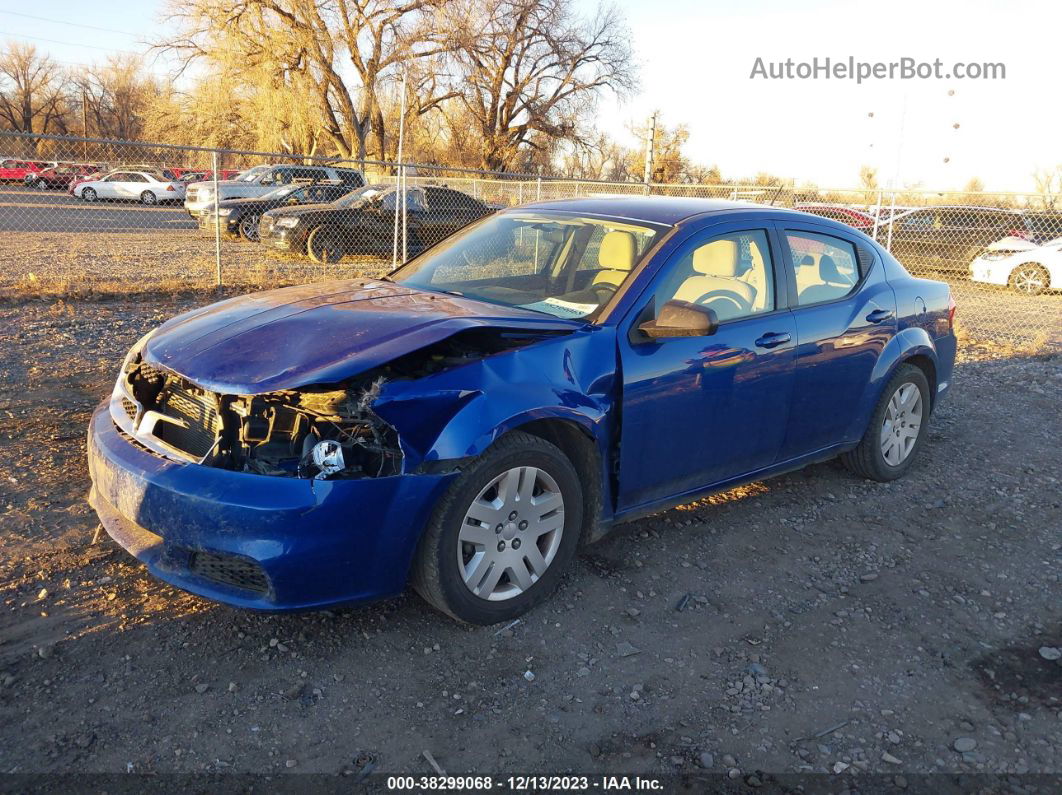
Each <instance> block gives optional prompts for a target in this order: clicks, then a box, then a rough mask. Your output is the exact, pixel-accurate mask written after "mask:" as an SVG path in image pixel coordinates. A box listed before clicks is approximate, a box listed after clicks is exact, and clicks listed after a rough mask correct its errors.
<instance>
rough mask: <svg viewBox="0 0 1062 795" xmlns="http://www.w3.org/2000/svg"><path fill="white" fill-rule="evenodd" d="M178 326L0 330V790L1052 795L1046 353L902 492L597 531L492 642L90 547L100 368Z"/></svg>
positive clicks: (923, 462) (802, 492)
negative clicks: (68, 778) (69, 782)
mask: <svg viewBox="0 0 1062 795" xmlns="http://www.w3.org/2000/svg"><path fill="white" fill-rule="evenodd" d="M205 300H206V299H205V298H204V297H203V296H185V297H173V296H170V297H166V298H159V297H158V296H150V295H144V296H140V297H138V298H136V299H125V300H101V301H72V302H67V303H64V302H61V301H60V302H56V303H43V302H33V303H22V304H5V305H0V518H2V527H3V532H2V533H0V590H2V598H3V605H4V610H3V612H2V614H0V770H2V771H3V772H5V773H38V772H67V773H70V772H76V773H85V772H99V773H109V772H113V773H118V772H122V773H124V772H127V771H131V772H141V773H144V772H158V773H168V772H185V773H202V772H212V773H223V774H224V773H232V772H240V773H282V774H297V773H302V772H320V773H332V774H336V773H338V774H343V773H346V774H350V775H354V776H357V775H360V774H363V773H365V772H367V771H369V770H373V771H390V772H404V773H410V774H414V775H426V774H430V773H432V772H433V770H432V767H431V765H430V763H429V761H428V760H427V758H426V757H425V755H424V753H423V752H424V751H425V750H427V751H429V752H430V754H431V756H432V758H434V759H435V760H436V761H437V763H438V764H439V765H440V766H441V767H442V768H443V769H445V770H446V772H448V773H472V772H479V773H493V774H510V773H513V774H528V773H562V772H566V771H572V772H582V773H624V772H631V773H633V772H641V773H647V774H653V775H664V774H668V773H674V772H679V773H694V772H697V771H704V770H708V771H712V772H715V773H720V774H723V775H729V777H730V778H731V779H733V780H734V782H735V783H736V784H741V783H744V784H746V785H751V786H756V785H759V784H767V783H769V782H770V781H771V780H772V778H773V777H777V776H780V775H782V774H790V773H799V772H816V773H824V774H829V775H835V774H842V775H845V776H848V775H856V776H857V778H856V781H858V780H859V778H858V777H859V776H866V775H867V774H874V773H876V774H884V775H886V776H887V777H888V778H887V779H882V780H887V781H889V782H892V783H893V784H896V785H899V786H904V785H907V784H908V779H910V780H911V781H913V780H914V779H913V778H912V777H914V776H917V774H921V773H964V772H965V773H977V772H980V773H992V774H1000V773H1016V774H1021V773H1055V774H1058V773H1062V663H1060V662H1058V661H1057V660H1049V659H1047V658H1048V657H1054V656H1056V655H1055V652H1054V651H1052V650H1053V649H1057V648H1058V647H1059V646H1062V567H1060V559H1062V530H1060V528H1062V491H1060V488H1059V478H1062V438H1060V436H1062V434H1060V424H1059V421H1058V420H1059V396H1060V394H1062V366H1060V365H1062V356H1060V355H1059V354H1057V353H1055V354H1054V355H1040V356H1038V357H1026V356H1021V355H1017V354H1015V353H1013V352H1010V351H1007V350H1004V349H998V348H991V347H977V346H974V345H972V344H968V345H967V346H966V347H965V348H964V352H963V354H962V357H961V361H960V363H959V365H958V366H957V370H956V373H955V379H954V386H953V389H952V395H951V396H950V398H949V399H948V400H947V401H946V402H945V403H944V404H943V405H942V406H941V407H940V409H939V411H938V412H937V413H936V414H935V415H934V417H933V420H932V428H931V431H930V435H929V440H928V445H927V446H926V448H925V450H924V454H923V455H922V457H921V459H920V460H919V461H918V462H917V463H916V464H915V466H914V468H913V470H912V471H911V473H910V474H909V475H908V477H907V478H906V479H904V480H902V481H900V482H897V483H895V484H891V485H880V484H874V483H870V482H863V481H860V480H858V479H855V478H854V477H853V476H851V475H849V474H847V473H846V472H845V471H844V470H843V469H841V468H840V466H839V465H837V464H834V463H827V464H822V465H818V466H815V467H812V468H810V469H807V470H805V471H802V472H798V473H796V474H792V475H789V476H786V477H783V478H780V479H776V480H771V481H766V482H763V483H758V484H754V485H751V486H748V487H745V488H742V489H738V490H735V491H733V492H730V493H727V494H724V495H721V496H719V497H716V498H712V499H710V500H704V501H701V502H698V503H694V504H691V505H687V506H684V507H682V508H678V509H675V510H672V511H669V512H667V513H664V514H661V515H658V516H654V517H650V518H648V519H644V520H641V521H638V522H635V523H631V524H629V525H625V526H623V527H621V528H619V529H618V530H617V531H616V532H615V533H614V534H613V535H612V536H610V537H609V538H608V539H606V540H605V541H603V542H601V543H599V544H597V545H595V546H593V547H591V548H590V549H588V550H587V551H586V552H585V554H583V555H582V556H581V557H580V558H579V560H578V561H577V563H576V565H575V566H574V567H573V569H572V571H571V572H570V575H569V576H568V577H567V578H566V580H565V582H564V585H563V586H562V588H561V590H560V591H559V592H558V593H557V594H556V595H555V596H554V598H553V599H552V600H551V601H550V602H548V603H547V604H546V605H545V606H543V607H541V608H539V609H538V610H536V611H534V612H533V613H531V614H529V615H528V616H526V617H525V618H524V619H523V620H522V621H520V622H519V623H518V624H516V625H515V626H512V627H510V628H505V627H491V628H469V627H465V626H460V625H458V624H455V623H454V622H453V621H451V620H449V619H446V618H444V617H443V616H441V615H439V614H437V613H434V612H432V611H431V610H430V609H429V608H428V607H427V606H426V605H425V604H424V603H423V602H421V601H420V599H418V598H417V597H416V596H415V595H412V594H410V595H406V596H404V597H402V598H400V599H397V600H394V601H389V602H386V603H380V604H375V605H370V606H366V607H360V608H355V609H348V610H339V611H333V612H318V613H308V614H299V615H261V614H254V613H249V612H243V611H239V610H235V609H230V608H227V607H223V606H219V605H215V604H211V603H208V602H205V601H203V600H200V599H198V598H196V597H193V596H190V595H187V594H184V593H182V592H180V591H177V590H175V589H173V588H171V587H169V586H167V585H164V584H162V583H160V582H158V581H156V580H154V579H152V578H151V577H150V576H148V575H147V574H146V573H145V571H144V570H143V569H142V567H141V566H140V565H139V564H138V563H137V562H136V561H135V560H134V559H133V558H131V557H130V556H129V555H127V554H126V553H125V552H124V551H123V550H121V549H120V548H118V547H117V546H116V545H115V544H114V543H113V542H111V541H110V540H109V539H108V538H107V537H106V535H104V536H103V537H102V539H100V540H99V542H98V543H95V544H93V543H92V539H93V533H94V530H95V529H96V526H97V523H96V520H95V518H94V516H93V514H92V512H91V510H90V509H89V508H88V506H87V505H86V503H85V501H84V497H85V494H86V491H87V489H88V477H87V472H86V467H85V460H84V451H85V444H84V434H85V430H86V426H87V423H88V418H89V414H90V412H91V410H92V409H93V407H94V406H95V405H96V404H97V403H98V402H99V401H100V400H101V398H102V397H103V396H104V395H106V394H107V393H108V392H109V390H110V388H111V385H112V383H113V380H114V377H115V372H116V369H117V367H118V364H119V362H120V360H121V357H122V355H123V353H124V351H125V350H126V349H127V348H128V346H129V345H130V344H131V343H132V342H133V341H134V340H136V339H137V338H138V337H139V336H140V335H141V334H142V333H144V332H145V331H146V330H148V329H149V328H150V327H152V326H154V325H156V324H157V323H159V322H160V321H162V320H163V319H165V318H166V317H169V316H171V315H173V314H175V313H177V312H179V311H182V310H183V309H186V308H189V307H190V306H192V305H195V304H199V303H202V302H204V301H205ZM527 672H530V675H529V674H528V673H527ZM963 749H965V750H963ZM284 780H287V779H284Z"/></svg>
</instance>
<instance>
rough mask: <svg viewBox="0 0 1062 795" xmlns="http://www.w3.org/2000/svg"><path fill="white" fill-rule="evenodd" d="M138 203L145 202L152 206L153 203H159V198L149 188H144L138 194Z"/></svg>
mask: <svg viewBox="0 0 1062 795" xmlns="http://www.w3.org/2000/svg"><path fill="white" fill-rule="evenodd" d="M140 203H141V204H146V205H148V206H149V207H153V206H154V205H156V204H158V203H159V200H158V198H157V197H156V196H155V194H154V193H152V192H151V191H149V190H146V191H144V192H143V193H141V194H140Z"/></svg>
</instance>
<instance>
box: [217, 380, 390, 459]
mask: <svg viewBox="0 0 1062 795" xmlns="http://www.w3.org/2000/svg"><path fill="white" fill-rule="evenodd" d="M382 383H383V381H382V379H377V380H375V381H370V382H364V381H362V382H360V383H355V384H349V385H346V386H344V387H341V388H324V387H322V388H316V389H315V388H308V389H305V390H298V391H290V392H277V393H273V394H267V395H253V396H246V397H237V398H233V399H232V400H231V402H230V403H229V409H230V410H231V411H232V412H233V413H234V414H235V415H236V416H237V417H238V418H239V423H238V426H237V433H236V435H235V438H234V439H231V440H230V447H229V449H230V450H231V464H232V468H234V469H239V470H242V471H245V472H254V473H257V474H260V475H288V476H291V477H305V478H316V479H321V478H335V477H340V478H344V477H346V478H349V477H381V476H384V475H394V474H397V473H398V471H399V469H400V468H401V463H402V453H401V451H400V449H399V446H398V438H397V434H396V433H395V431H394V429H393V428H391V426H390V425H388V424H387V423H385V422H384V421H383V420H381V419H380V418H379V417H377V416H376V415H375V414H374V413H373V411H372V408H371V406H372V403H373V401H375V400H376V397H377V396H378V395H379V391H380V387H381V386H382Z"/></svg>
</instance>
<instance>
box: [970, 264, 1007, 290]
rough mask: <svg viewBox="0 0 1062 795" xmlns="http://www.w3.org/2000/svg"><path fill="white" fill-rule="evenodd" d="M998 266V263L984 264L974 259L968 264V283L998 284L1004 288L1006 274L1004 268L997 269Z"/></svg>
mask: <svg viewBox="0 0 1062 795" xmlns="http://www.w3.org/2000/svg"><path fill="white" fill-rule="evenodd" d="M998 264H999V263H998V262H984V261H982V260H976V259H975V260H974V261H973V262H972V263H970V281H974V282H983V283H985V284H998V285H1001V286H1003V287H1006V286H1007V276H1008V274H1007V273H1006V269H1005V268H1000V267H997V266H998Z"/></svg>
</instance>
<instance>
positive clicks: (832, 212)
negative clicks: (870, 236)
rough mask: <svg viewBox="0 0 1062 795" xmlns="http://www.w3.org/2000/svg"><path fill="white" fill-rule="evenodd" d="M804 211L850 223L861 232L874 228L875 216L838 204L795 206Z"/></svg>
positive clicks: (796, 208)
mask: <svg viewBox="0 0 1062 795" xmlns="http://www.w3.org/2000/svg"><path fill="white" fill-rule="evenodd" d="M793 209H794V210H799V211H800V212H802V213H811V214H812V215H821V216H822V217H823V218H829V219H831V220H833V221H840V222H841V223H842V224H848V225H849V226H852V227H855V228H856V229H858V230H860V231H861V232H869V231H870V230H872V229H873V228H874V223H875V221H874V216H872V215H869V214H867V213H865V212H862V211H861V210H853V209H851V208H850V207H840V206H838V205H836V204H797V205H795V206H794V207H793Z"/></svg>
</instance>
